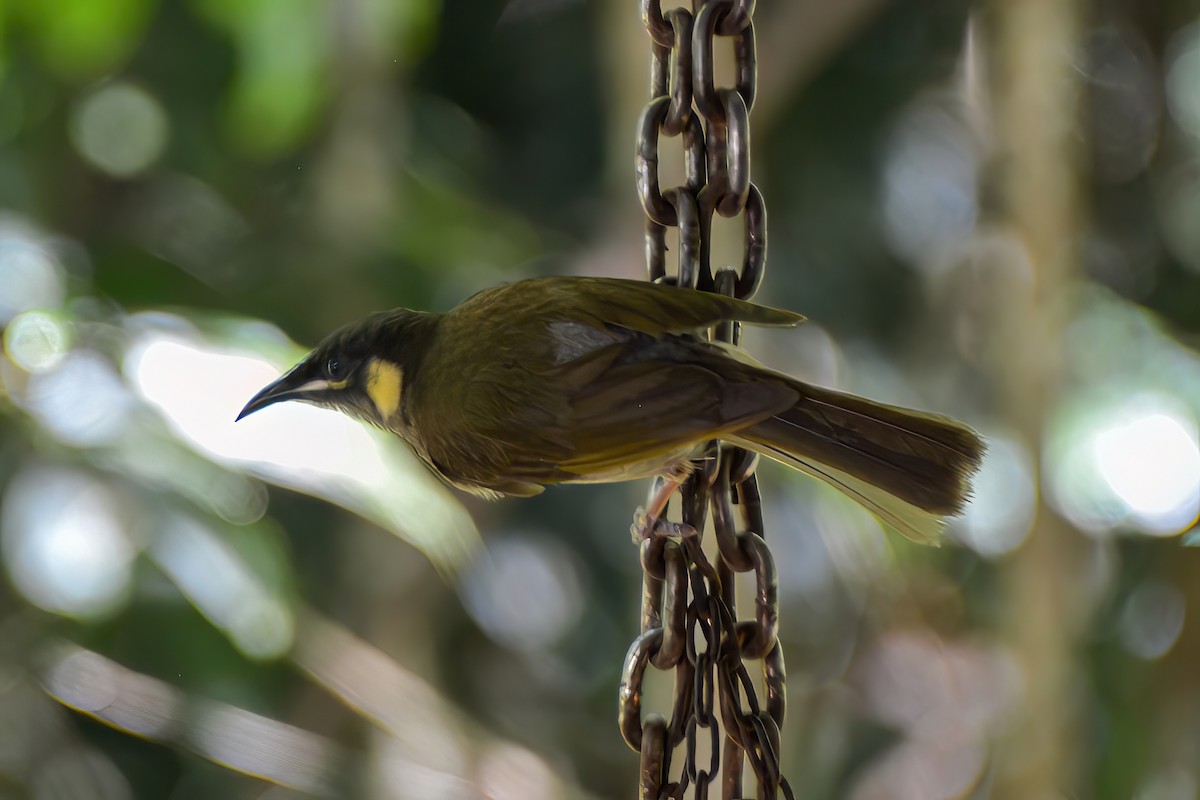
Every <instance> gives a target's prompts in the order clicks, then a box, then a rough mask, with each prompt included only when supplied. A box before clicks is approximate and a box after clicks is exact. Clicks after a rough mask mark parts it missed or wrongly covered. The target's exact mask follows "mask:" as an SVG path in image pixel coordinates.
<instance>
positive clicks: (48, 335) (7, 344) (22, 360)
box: [4, 311, 70, 373]
mask: <svg viewBox="0 0 1200 800" xmlns="http://www.w3.org/2000/svg"><path fill="white" fill-rule="evenodd" d="M69 338H70V337H69V333H68V328H67V325H66V324H65V323H64V322H63V321H62V320H61V319H59V318H57V317H55V316H54V315H52V314H47V313H45V312H43V311H26V312H25V313H23V314H18V315H17V316H16V317H15V318H13V320H12V322H10V323H9V324H8V327H6V328H5V329H4V351H5V352H6V353H7V354H8V357H9V358H11V359H12V361H13V363H14V364H16V365H17V366H18V367H20V368H21V369H23V370H25V371H26V372H34V373H38V372H47V371H49V370H52V369H54V368H55V367H57V366H58V365H59V364H60V363H61V362H62V360H63V358H64V357H65V356H66V354H67V344H68V341H69Z"/></svg>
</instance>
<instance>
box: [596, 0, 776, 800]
mask: <svg viewBox="0 0 1200 800" xmlns="http://www.w3.org/2000/svg"><path fill="white" fill-rule="evenodd" d="M641 12H642V21H643V23H644V24H645V26H646V30H647V32H648V33H649V34H650V40H651V70H650V98H651V99H650V102H649V103H648V104H647V105H646V108H645V109H644V110H643V112H642V117H641V122H640V125H639V126H638V143H637V159H636V166H637V187H638V194H639V196H640V198H641V201H642V208H643V209H644V210H645V212H646V263H647V269H648V272H649V277H650V280H653V281H658V282H664V283H673V284H676V285H679V286H686V287H689V288H695V289H700V290H703V291H713V292H721V293H723V294H726V295H730V296H733V297H737V298H741V299H749V298H751V297H753V296H754V294H755V292H756V291H757V290H758V287H759V285H760V284H761V283H762V276H763V269H764V264H765V260H766V246H767V229H766V208H765V206H764V204H763V198H762V194H761V193H760V192H759V190H758V188H757V187H756V186H755V185H754V184H753V183H752V182H751V181H750V126H749V114H750V110H751V108H752V107H753V105H754V93H755V80H756V63H755V50H754V22H753V19H752V17H753V13H754V0H693V2H692V7H691V10H689V9H687V8H672V9H670V10H669V11H667V12H666V13H664V12H663V10H662V4H661V0H642V2H641ZM718 37H720V38H722V39H728V40H730V44H731V46H732V50H733V54H734V85H733V86H731V87H719V86H717V85H716V81H715V79H714V76H713V45H714V40H715V39H717V38H718ZM664 136H666V137H673V136H682V145H683V153H684V168H685V173H684V174H685V181H684V184H683V185H681V186H676V187H672V188H669V189H666V190H663V189H661V187H660V185H659V179H658V160H659V159H658V151H659V140H660V139H661V138H662V137H664ZM714 213H717V214H720V215H722V216H724V217H728V218H732V217H737V216H738V215H741V216H742V218H743V225H744V231H745V235H744V240H743V248H742V253H743V255H742V264H741V268H740V269H736V268H734V267H728V266H725V267H721V268H719V269H717V270H716V271H715V272H714V271H713V269H712V265H711V252H712V248H711V230H712V217H713V214H714ZM668 228H674V229H676V230H677V231H678V234H677V235H678V243H679V244H678V265H677V267H676V270H675V273H674V274H670V275H669V274H668V272H667V258H666V254H667V230H668ZM740 335H741V331H740V326H739V325H738V324H737V323H725V324H723V325H721V326H718V328H717V329H716V330H714V332H713V338H714V339H716V340H718V341H723V342H730V343H732V344H737V343H738V341H739V339H740ZM756 465H757V456H756V455H755V454H753V453H748V452H747V451H744V450H741V449H738V448H734V447H729V446H726V445H724V444H722V443H720V442H715V441H714V442H712V443H711V444H710V445H709V448H708V451H707V452H706V453H705V457H704V458H701V459H698V460H697V461H696V464H695V467H696V468H695V470H694V471H693V472H692V474H691V476H690V477H689V478H688V480H687V481H686V482H685V483H684V485H683V486H682V487H681V488H680V492H679V499H680V502H681V505H682V522H683V525H682V526H681V528H680V530H682V531H683V535H682V536H681V537H679V538H678V539H677V540H676V539H671V538H668V537H664V536H651V537H650V538H648V539H646V540H644V541H643V542H642V543H641V562H642V568H643V570H644V579H643V587H642V613H641V634H640V635H639V636H638V638H637V639H635V640H634V642H633V644H632V645H631V647H630V649H629V654H628V656H627V657H626V660H625V670H624V674H623V676H622V681H621V691H620V709H619V723H620V728H621V733H622V735H623V736H624V737H625V741H626V742H627V743H628V744H629V746H630V747H631V748H633V749H634V750H636V751H638V752H639V753H640V754H641V773H640V774H641V800H663V799H664V798H675V799H676V800H681V799H682V798H684V797H687V796H690V797H695V798H707V797H709V791H710V788H711V787H712V786H713V784H714V783H716V781H717V780H718V778H719V779H720V781H721V797H722V798H724V800H737V799H738V798H743V797H744V795H743V794H742V791H743V789H742V779H743V770H744V765H745V764H746V763H749V765H750V768H751V771H752V772H753V774H754V777H755V779H756V780H757V783H758V798H759V800H774V798H776V797H779V795H780V792H782V793H783V796H784V797H786V798H789V800H790V798H791V797H792V792H791V788H790V787H789V786H788V783H787V781H786V779H784V777H783V776H782V774H781V773H780V763H779V729H780V726H781V725H782V724H783V716H784V707H785V702H786V699H785V686H784V684H785V672H784V664H783V650H782V649H781V647H780V644H779V640H778V629H779V626H778V619H779V606H778V597H777V587H776V576H775V565H774V561H773V560H772V558H771V552H770V550H769V549H768V547H767V544H766V542H765V540H764V539H763V535H764V528H763V520H762V507H761V503H760V498H759V492H758V481H757V477H756V476H755V474H754V470H755V467H756ZM735 504H736V505H737V507H738V509H739V512H740V513H739V516H740V522H741V527H740V528H739V526H738V524H737V522H735V520H734V513H733V506H734V505H735ZM710 509H711V512H712V516H713V529H714V531H715V538H716V544H717V551H718V553H719V558H717V559H716V564H715V565H714V564H713V563H712V562H711V561H709V559H708V557H707V555H706V554H705V553H704V551H703V549H702V547H701V537H702V532H703V531H704V525H705V519H706V517H707V514H708V512H709V510H710ZM750 572H752V573H753V574H754V580H755V595H754V598H755V602H754V606H755V608H754V617H753V619H746V620H738V619H737V615H736V606H735V603H734V583H735V576H736V574H737V573H750ZM748 660H761V662H762V663H761V670H762V676H763V686H764V687H765V692H766V698H765V704H764V703H760V702H759V699H758V694H757V691H756V689H755V686H754V683H753V681H752V680H751V678H750V673H749V671H748V668H747V666H746V661H748ZM648 667H653V668H655V669H659V670H674V681H675V691H674V700H673V704H672V708H671V715H670V719H669V720H668V719H665V718H664V717H663V716H661V715H659V714H654V713H648V714H646V715H645V716H644V717H643V715H642V708H641V703H642V691H643V679H644V676H645V673H646V669H647V668H648ZM722 734H723V735H722ZM677 751H681V755H682V759H683V763H682V765H679V766H678V767H677V768H676V769H672V766H673V758H675V756H676V755H677ZM705 751H707V757H705V756H704V753H705ZM672 776H674V777H672ZM689 792H690V794H689Z"/></svg>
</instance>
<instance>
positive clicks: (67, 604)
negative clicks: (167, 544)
mask: <svg viewBox="0 0 1200 800" xmlns="http://www.w3.org/2000/svg"><path fill="white" fill-rule="evenodd" d="M0 545H2V546H3V550H4V556H5V559H4V561H5V565H6V566H7V568H8V570H9V573H10V574H11V576H12V580H13V584H14V585H15V586H16V587H17V588H18V589H19V590H20V591H21V593H22V594H23V595H25V596H26V597H27V598H29V600H30V601H31V602H33V603H35V604H36V605H38V606H40V607H42V608H44V609H46V610H47V611H53V612H55V613H58V614H66V615H69V616H73V617H83V618H90V617H97V616H101V615H104V614H105V613H107V612H109V611H110V610H112V608H114V607H115V606H116V605H117V604H118V603H119V602H120V601H121V600H122V599H123V598H124V596H125V594H126V592H127V590H128V586H129V581H130V577H131V571H132V562H133V558H134V555H135V554H136V548H135V547H134V546H133V544H132V543H131V542H130V540H129V539H128V538H127V537H126V535H125V533H124V530H123V525H122V520H121V516H120V513H119V507H118V504H117V502H116V500H115V499H114V498H113V497H112V495H111V493H110V492H109V491H108V489H107V488H106V487H105V486H104V485H103V484H101V483H100V482H99V481H97V480H95V479H94V478H92V477H90V476H88V475H86V474H84V473H82V472H76V471H72V470H66V469H60V468H52V467H43V468H34V469H30V470H27V471H25V472H22V473H19V474H18V475H17V477H15V478H14V479H13V480H12V482H11V483H10V484H9V486H8V490H7V491H6V492H5V495H4V508H3V511H2V512H0Z"/></svg>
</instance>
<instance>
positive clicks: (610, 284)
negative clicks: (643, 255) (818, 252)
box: [455, 277, 804, 336]
mask: <svg viewBox="0 0 1200 800" xmlns="http://www.w3.org/2000/svg"><path fill="white" fill-rule="evenodd" d="M489 307H494V308H496V309H497V311H499V310H500V309H503V310H504V313H505V315H507V317H508V318H509V319H514V318H515V316H516V315H522V314H523V315H524V318H525V319H542V320H546V319H553V318H559V319H565V320H570V321H573V322H581V323H587V324H590V325H594V326H596V327H599V328H604V327H606V326H614V325H615V326H619V327H622V328H627V329H629V330H633V331H639V332H641V333H647V334H650V335H651V336H662V335H665V334H678V333H688V332H692V331H697V330H701V329H704V328H708V327H711V326H713V325H716V324H717V323H720V322H724V321H727V320H733V321H736V322H745V323H748V324H751V325H769V326H779V327H786V326H790V325H797V324H799V323H800V322H803V321H804V317H803V316H801V315H800V314H796V313H794V312H791V311H784V310H782V309H778V308H769V307H767V306H760V305H756V304H754V303H748V302H746V301H744V300H735V299H733V298H732V297H725V296H724V295H719V294H713V293H712V292H697V291H692V290H690V289H677V288H675V287H673V286H661V285H658V284H654V283H648V282H646V281H634V280H624V279H621V278H587V277H555V278H537V279H533V280H525V281H518V282H517V283H511V284H508V285H505V286H499V287H496V288H495V289H489V290H487V291H485V292H480V293H479V294H477V295H475V296H474V297H472V298H471V299H470V300H468V301H467V302H466V303H464V304H463V305H462V306H460V307H459V309H456V311H455V313H461V312H465V315H469V316H473V317H477V318H487V317H489V316H496V314H493V313H489ZM518 324H519V323H518Z"/></svg>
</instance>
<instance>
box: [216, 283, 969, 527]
mask: <svg viewBox="0 0 1200 800" xmlns="http://www.w3.org/2000/svg"><path fill="white" fill-rule="evenodd" d="M804 319H805V318H804V317H803V316H801V315H800V314H797V313H794V312H791V311H786V310H782V309H778V308H771V307H767V306H763V305H758V304H755V303H751V302H749V301H745V300H738V299H735V298H732V297H727V296H725V295H722V294H718V293H713V292H704V291H697V290H694V289H688V288H681V287H676V286H671V285H668V284H657V283H651V282H647V281H637V280H630V279H621V278H603V277H584V276H554V277H541V278H529V279H525V280H519V281H514V282H511V283H507V284H504V285H501V286H497V287H495V288H491V289H487V290H484V291H482V292H479V293H477V294H475V295H473V296H471V297H469V298H468V299H467V300H466V301H464V302H463V303H462V304H460V305H458V306H457V307H455V308H454V309H452V310H451V311H449V312H446V313H433V312H427V311H416V310H410V309H407V308H395V309H392V310H388V311H380V312H377V313H374V314H371V315H369V316H367V317H365V318H364V319H361V320H358V321H355V322H351V323H348V324H346V325H344V326H342V327H340V328H338V329H337V330H335V331H334V332H333V333H331V334H329V335H328V336H327V337H326V338H325V339H324V340H323V341H321V342H320V344H319V345H318V346H317V347H316V348H315V349H313V350H312V351H311V352H310V353H308V355H307V356H305V357H304V358H303V359H302V360H301V361H300V362H299V363H298V364H296V366H295V367H293V368H292V369H291V370H289V371H288V372H286V373H285V374H284V375H283V376H282V377H280V378H279V379H278V380H276V381H274V382H273V383H271V384H269V385H268V386H266V387H265V388H263V389H262V390H261V391H260V392H258V393H257V394H256V395H254V397H253V398H251V399H250V401H249V402H248V403H247V404H246V406H245V407H244V408H243V409H242V411H241V413H240V414H239V415H238V417H237V419H238V420H240V419H242V418H244V417H246V416H247V415H249V414H252V413H255V412H257V411H260V410H262V409H264V408H266V407H268V406H270V405H272V404H275V403H279V402H283V401H291V400H296V401H302V402H306V403H310V404H314V405H317V406H322V407H326V408H332V409H336V410H338V411H341V412H344V413H346V414H349V415H350V416H353V417H356V418H358V419H360V420H363V421H365V422H367V423H369V424H371V425H374V426H376V427H379V428H382V429H384V430H386V431H390V432H391V433H393V434H395V435H396V436H398V437H400V438H401V439H403V440H404V441H405V442H407V443H408V445H409V446H411V448H412V449H413V450H414V451H415V452H416V454H417V455H418V456H420V458H421V460H422V461H424V462H425V464H427V465H428V466H429V468H431V469H432V470H433V471H434V472H435V473H436V474H438V475H439V476H441V478H442V479H443V480H444V481H446V482H447V483H449V484H450V485H452V486H455V487H457V488H459V489H462V490H464V491H466V492H470V493H473V494H476V495H480V496H484V497H488V498H498V497H502V496H518V497H528V496H532V495H536V494H538V493H540V492H541V491H542V490H543V488H544V487H545V486H547V485H553V484H563V483H608V482H617V481H626V480H633V479H638V478H647V477H661V478H665V481H663V485H665V486H666V491H665V492H664V493H663V494H662V495H660V497H661V500H660V501H659V502H658V503H657V504H655V505H654V506H653V507H652V508H651V509H650V511H649V512H648V515H649V517H650V522H651V523H653V522H654V521H655V519H656V518H657V516H658V515H660V514H661V513H662V511H663V510H664V509H665V506H666V502H667V498H669V496H670V495H671V493H672V492H673V490H674V489H675V488H676V487H677V486H678V485H680V483H681V482H682V481H683V480H684V479H685V478H686V477H687V475H688V474H689V472H690V471H691V470H692V469H693V468H694V467H693V459H696V458H698V457H700V455H701V454H702V453H704V452H705V449H706V447H707V445H708V444H709V443H710V442H711V441H713V440H719V441H721V442H724V443H727V444H729V445H732V446H735V447H739V448H744V449H746V450H750V451H753V452H755V453H758V454H760V455H762V456H766V457H768V458H770V459H774V460H776V461H779V462H781V463H783V464H785V465H787V466H789V467H792V468H794V469H797V470H799V471H800V472H803V473H806V474H808V475H811V476H813V477H815V478H818V479H819V480H821V481H824V482H825V483H828V484H830V485H832V486H833V487H835V488H837V489H838V490H840V491H841V492H843V493H844V494H846V495H848V496H849V497H851V498H852V499H854V500H856V501H857V502H858V503H860V504H861V505H862V506H864V507H865V508H867V509H868V510H870V511H871V512H873V513H874V514H876V515H877V516H878V517H879V518H880V519H881V520H883V521H884V522H886V523H888V524H889V525H891V526H892V527H894V528H895V529H896V530H898V531H899V532H900V533H901V534H903V535H904V536H906V537H908V538H910V539H912V540H914V541H918V542H922V543H932V544H936V543H938V542H939V540H940V535H941V531H942V527H943V523H944V518H946V517H949V516H953V515H957V514H960V513H961V512H962V511H963V508H964V506H965V504H966V502H967V501H968V498H969V496H970V492H971V480H972V477H973V476H974V475H975V473H976V472H977V471H978V469H979V467H980V465H981V463H982V459H983V454H984V450H985V445H984V442H983V440H982V439H981V438H980V436H979V435H978V434H977V433H976V432H975V431H974V430H972V429H971V428H970V427H968V426H967V425H965V424H963V423H961V422H958V421H956V420H954V419H952V418H950V417H947V416H942V415H939V414H933V413H927V412H923V411H915V410H910V409H906V408H900V407H897V406H891V405H885V404H883V403H878V402H875V401H873V400H868V399H865V398H862V397H857V396H855V395H851V394H846V393H842V392H838V391H835V390H832V389H828V388H823V387H819V386H815V385H812V384H809V383H805V382H803V381H801V380H799V379H797V378H793V377H790V376H788V375H785V374H783V373H781V372H777V371H774V370H771V369H769V368H768V367H766V366H763V365H762V364H759V363H758V362H757V361H755V360H754V359H753V358H751V357H750V356H749V355H748V354H747V353H746V352H745V351H744V350H743V349H741V348H738V347H734V346H732V345H728V344H726V343H722V342H717V341H711V340H710V337H709V335H708V331H709V330H710V329H711V328H712V327H713V326H715V325H718V324H721V323H729V322H736V323H745V324H750V325H761V326H774V327H790V326H795V325H797V324H799V323H801V322H803V321H804Z"/></svg>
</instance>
